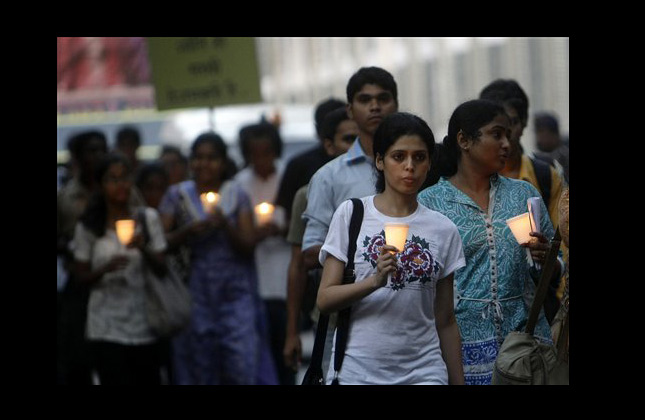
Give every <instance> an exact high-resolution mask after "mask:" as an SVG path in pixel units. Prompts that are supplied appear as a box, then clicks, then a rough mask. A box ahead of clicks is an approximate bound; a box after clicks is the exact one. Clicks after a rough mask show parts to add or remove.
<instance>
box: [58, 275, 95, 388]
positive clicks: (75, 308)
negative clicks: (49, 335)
mask: <svg viewBox="0 0 645 420" xmlns="http://www.w3.org/2000/svg"><path fill="white" fill-rule="evenodd" d="M89 293H90V289H89V287H87V286H86V285H82V284H79V283H78V282H77V281H75V280H74V279H73V278H72V276H71V275H70V279H69V281H68V282H67V284H66V285H65V288H64V289H63V290H62V291H61V292H58V296H57V301H56V304H57V308H56V311H57V314H56V315H57V319H56V341H57V343H56V344H57V354H56V358H57V360H56V367H57V383H58V384H61V385H91V384H92V364H91V355H90V349H89V346H88V343H87V341H86V340H85V323H86V320H87V302H88V299H89Z"/></svg>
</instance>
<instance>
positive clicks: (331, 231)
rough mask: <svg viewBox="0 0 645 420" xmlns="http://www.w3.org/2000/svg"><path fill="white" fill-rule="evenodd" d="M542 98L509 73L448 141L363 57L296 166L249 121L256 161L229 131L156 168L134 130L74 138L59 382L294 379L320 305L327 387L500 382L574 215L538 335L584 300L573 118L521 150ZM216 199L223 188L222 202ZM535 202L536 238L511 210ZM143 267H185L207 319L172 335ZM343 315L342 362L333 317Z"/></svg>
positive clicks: (245, 140)
mask: <svg viewBox="0 0 645 420" xmlns="http://www.w3.org/2000/svg"><path fill="white" fill-rule="evenodd" d="M528 108H529V99H528V97H527V95H526V93H525V92H524V91H523V89H522V88H521V87H520V85H519V84H518V83H517V82H516V81H515V80H511V79H497V80H494V81H493V82H491V83H490V84H488V85H486V86H483V87H482V90H481V93H480V95H479V97H478V98H477V99H472V100H468V101H466V102H464V103H461V104H459V105H458V106H456V108H455V110H454V112H453V114H452V116H451V118H450V120H449V123H448V133H447V135H446V136H445V138H444V139H443V141H442V142H438V141H436V139H435V132H434V131H433V130H432V128H431V127H429V126H428V124H427V123H426V122H425V121H424V120H423V119H422V118H420V117H419V116H418V115H415V114H414V113H411V112H402V111H399V97H398V90H397V83H396V81H395V80H394V77H393V76H392V75H391V74H390V73H389V72H388V71H387V70H385V69H382V68H379V67H363V68H360V69H358V70H357V71H356V72H355V73H354V74H353V75H352V76H351V78H350V79H349V81H348V83H347V91H346V100H342V99H338V98H328V99H325V100H323V101H321V102H320V103H319V104H318V105H317V107H316V111H315V115H314V117H315V125H316V127H315V128H316V133H317V136H318V141H317V142H316V145H315V146H314V147H312V148H311V149H310V150H307V151H306V152H304V153H301V154H299V155H297V156H295V157H293V158H291V159H290V160H289V161H287V162H285V161H283V159H281V155H282V148H283V143H282V139H281V136H280V127H279V125H278V124H275V123H271V122H267V121H266V120H261V121H259V122H258V123H256V124H249V125H246V126H244V127H241V129H240V131H239V136H238V141H239V146H240V150H241V152H242V156H243V159H244V162H243V164H242V165H241V167H238V166H237V165H236V164H235V162H234V161H233V160H232V159H231V158H230V157H229V155H228V147H227V144H226V142H225V141H224V140H223V139H222V138H221V136H220V135H218V134H217V133H216V132H212V131H208V132H204V133H202V134H200V135H199V136H197V138H196V139H195V140H194V141H193V142H192V144H191V147H190V152H189V154H188V156H185V155H184V154H183V153H182V151H181V150H180V149H179V148H176V147H171V146H165V147H164V148H163V149H162V152H161V153H160V155H159V157H158V158H157V159H155V160H154V161H146V162H142V161H139V160H138V159H137V154H136V152H137V149H138V147H139V146H140V145H141V138H140V134H139V131H138V130H137V129H136V128H135V127H130V126H129V127H123V128H122V129H121V130H120V131H119V132H118V134H117V136H116V138H115V142H114V145H113V146H112V147H110V145H109V144H108V141H107V138H106V136H105V134H104V133H102V132H101V131H96V130H94V131H84V132H81V133H79V134H76V135H75V136H73V137H72V138H70V139H69V142H68V149H69V152H70V161H69V163H68V167H67V170H68V176H67V177H66V179H64V180H63V182H62V185H59V190H58V200H57V236H58V238H57V239H58V243H57V244H58V249H57V251H58V262H59V265H58V267H59V279H60V278H61V277H63V278H64V281H62V282H61V281H60V280H59V290H58V297H57V383H58V384H69V385H74V384H93V383H96V382H97V381H98V383H99V384H102V385H103V384H106V385H109V384H117V385H119V384H173V385H174V384H177V385H180V384H186V385H218V384H225V385H227V384H246V385H251V384H266V385H272V384H273V385H294V384H296V373H297V372H298V369H299V368H300V367H301V363H302V359H303V348H302V347H303V346H302V342H301V338H300V336H301V333H302V332H303V331H304V330H305V329H309V328H312V326H313V325H315V323H316V322H317V319H318V316H319V314H321V313H322V314H330V315H331V317H330V322H329V326H328V334H327V340H326V342H325V352H324V359H323V369H324V372H325V374H326V379H325V381H326V383H331V382H332V379H334V378H335V379H336V380H338V381H339V382H340V383H341V384H387V385H391V384H481V385H484V384H490V383H491V379H492V371H493V365H494V363H495V359H496V357H497V354H498V351H499V348H500V346H501V344H502V342H503V341H504V338H505V337H506V336H507V335H508V334H509V333H510V332H511V331H519V330H521V329H522V328H523V326H524V325H525V324H526V321H527V317H528V312H529V309H530V305H531V301H532V298H533V295H534V292H535V288H536V282H537V280H538V278H537V277H538V276H537V275H536V270H535V268H533V267H534V266H535V265H537V266H538V267H539V264H542V263H544V262H545V258H546V255H547V251H548V249H549V243H550V240H551V238H552V237H553V236H554V233H555V230H556V229H557V228H559V229H560V232H561V233H562V234H563V237H565V238H566V240H564V241H563V243H562V245H561V250H560V251H561V252H560V258H559V259H560V264H559V265H558V269H557V270H555V273H554V275H553V278H552V279H551V282H550V285H549V287H550V294H551V296H552V299H550V300H547V302H550V303H549V304H546V303H545V306H544V310H543V311H542V312H541V313H540V318H539V321H538V324H537V327H536V331H535V336H536V337H537V338H538V339H539V340H541V341H543V342H545V343H552V342H553V334H552V331H551V323H552V322H553V319H554V317H555V315H556V313H559V311H561V310H562V307H563V306H564V305H563V304H561V302H566V310H568V245H569V241H568V233H569V230H568V197H569V191H568V179H569V173H568V170H569V162H568V158H569V154H568V145H567V144H566V142H565V141H563V139H562V137H561V135H560V133H559V127H558V122H557V117H556V116H555V115H553V114H548V113H539V114H536V115H535V119H534V127H535V130H536V143H537V149H538V152H537V153H536V154H535V156H527V155H526V154H524V152H523V148H522V146H521V144H520V139H521V136H522V134H523V131H524V129H525V128H526V127H527V125H528V120H529V115H530V114H529V111H528ZM206 193H217V194H218V197H219V200H218V201H217V204H216V205H215V206H214V207H213V208H212V209H211V208H207V207H206V206H205V205H204V204H202V200H201V198H200V196H201V195H203V194H206ZM532 197H541V198H542V200H541V201H540V209H541V214H542V216H543V217H542V218H541V219H540V220H539V221H538V223H539V229H534V232H532V233H531V235H532V236H533V239H532V240H530V241H528V242H525V243H522V244H519V243H518V242H517V241H516V239H515V237H514V236H513V234H512V233H511V231H510V229H509V227H508V225H507V224H506V220H508V219H509V218H512V217H514V216H517V215H520V214H522V213H525V212H526V211H527V200H528V199H529V198H532ZM351 198H360V199H361V201H362V203H363V206H364V209H365V210H364V216H363V220H362V224H361V227H360V230H359V236H358V240H357V242H356V244H355V249H356V251H355V254H354V264H355V271H354V272H355V276H356V281H355V282H353V283H351V284H345V283H344V281H343V274H344V267H345V263H346V262H347V261H348V257H347V253H348V249H351V248H352V247H351V246H350V244H349V243H348V242H349V239H348V238H349V234H348V226H349V221H350V218H351V214H352V210H353V205H352V202H351V200H350V199H351ZM266 203H268V204H270V205H272V206H273V207H272V208H273V209H274V210H273V212H272V214H271V216H270V218H269V220H268V221H262V220H261V219H260V218H259V216H258V215H257V214H256V208H257V207H259V206H261V205H264V204H266ZM141 214H144V215H145V219H144V220H146V223H147V224H146V226H147V233H148V235H147V236H144V235H143V232H142V229H141V228H140V226H137V229H136V230H135V233H134V235H133V237H132V239H131V240H129V241H128V242H127V243H122V242H121V240H120V239H119V237H118V235H117V232H116V222H117V221H118V220H121V219H135V220H140V218H139V217H140V215H141ZM137 223H139V222H137ZM387 223H399V224H401V223H403V224H405V225H407V226H408V234H407V237H406V240H405V242H404V245H402V246H401V247H399V248H397V247H395V246H392V245H391V244H389V243H388V241H387V237H386V236H387V235H386V233H385V231H384V226H385V224H387ZM565 235H566V236H565ZM527 250H528V255H530V258H528V256H527ZM145 270H151V271H154V272H155V273H157V272H158V273H164V272H166V271H167V270H174V271H175V273H177V275H179V276H180V277H181V278H182V280H183V281H184V282H185V284H186V285H187V287H188V289H189V291H190V296H191V319H190V322H189V323H188V324H187V325H186V326H185V328H184V329H183V330H181V331H180V332H178V333H177V334H175V335H174V336H172V337H160V336H157V335H156V334H155V333H154V332H153V330H152V329H151V327H150V325H149V322H148V320H147V318H146V312H145ZM345 308H351V316H350V321H349V329H348V336H347V337H348V338H347V343H346V348H345V353H344V354H345V357H344V363H343V365H342V369H341V370H340V371H334V367H333V366H332V365H333V364H332V363H330V361H331V360H333V357H334V352H335V347H334V343H335V340H336V336H335V333H334V331H335V327H336V318H335V316H334V314H336V313H338V311H340V310H343V309H345Z"/></svg>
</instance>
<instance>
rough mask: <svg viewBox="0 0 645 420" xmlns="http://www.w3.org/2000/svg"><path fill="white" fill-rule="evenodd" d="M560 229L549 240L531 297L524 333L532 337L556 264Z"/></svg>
mask: <svg viewBox="0 0 645 420" xmlns="http://www.w3.org/2000/svg"><path fill="white" fill-rule="evenodd" d="M560 241H561V237H560V229H559V228H558V229H556V231H555V235H554V236H553V239H552V240H551V244H550V245H549V250H548V251H547V257H546V263H545V264H544V266H543V267H542V275H541V276H540V282H539V283H538V285H537V288H536V289H535V296H534V297H533V304H532V305H531V311H530V312H529V318H528V321H527V323H526V330H525V331H526V332H527V333H529V334H531V335H533V332H534V331H535V326H536V325H537V321H538V316H539V314H540V309H541V308H542V306H543V305H544V299H546V295H547V292H548V289H549V283H550V280H551V277H552V276H553V272H554V271H555V265H556V264H557V263H558V250H559V249H560Z"/></svg>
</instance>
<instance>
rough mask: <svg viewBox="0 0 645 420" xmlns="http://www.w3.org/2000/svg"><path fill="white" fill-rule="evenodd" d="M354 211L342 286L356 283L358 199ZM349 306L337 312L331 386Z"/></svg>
mask: <svg viewBox="0 0 645 420" xmlns="http://www.w3.org/2000/svg"><path fill="white" fill-rule="evenodd" d="M352 202H353V204H354V211H353V212H352V219H351V222H350V224H349V248H348V250H347V264H346V265H345V273H344V276H343V284H350V283H354V281H356V272H355V271H354V254H355V253H356V240H357V239H358V233H359V232H360V230H361V224H362V223H363V202H362V201H361V200H360V199H358V198H352ZM351 309H352V308H351V306H348V307H347V308H344V309H341V310H340V311H339V312H338V321H337V322H336V351H335V352H334V379H333V381H332V383H331V384H332V385H338V373H339V372H340V368H341V366H342V365H343V358H344V357H345V347H346V346H347V336H348V332H349V314H350V311H351Z"/></svg>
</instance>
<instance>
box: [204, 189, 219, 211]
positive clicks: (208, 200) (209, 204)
mask: <svg viewBox="0 0 645 420" xmlns="http://www.w3.org/2000/svg"><path fill="white" fill-rule="evenodd" d="M199 199H200V200H201V202H202V207H204V213H206V214H213V211H214V210H215V207H217V203H219V199H220V196H219V194H217V193H216V192H212V191H209V192H205V193H202V194H200V195H199Z"/></svg>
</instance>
